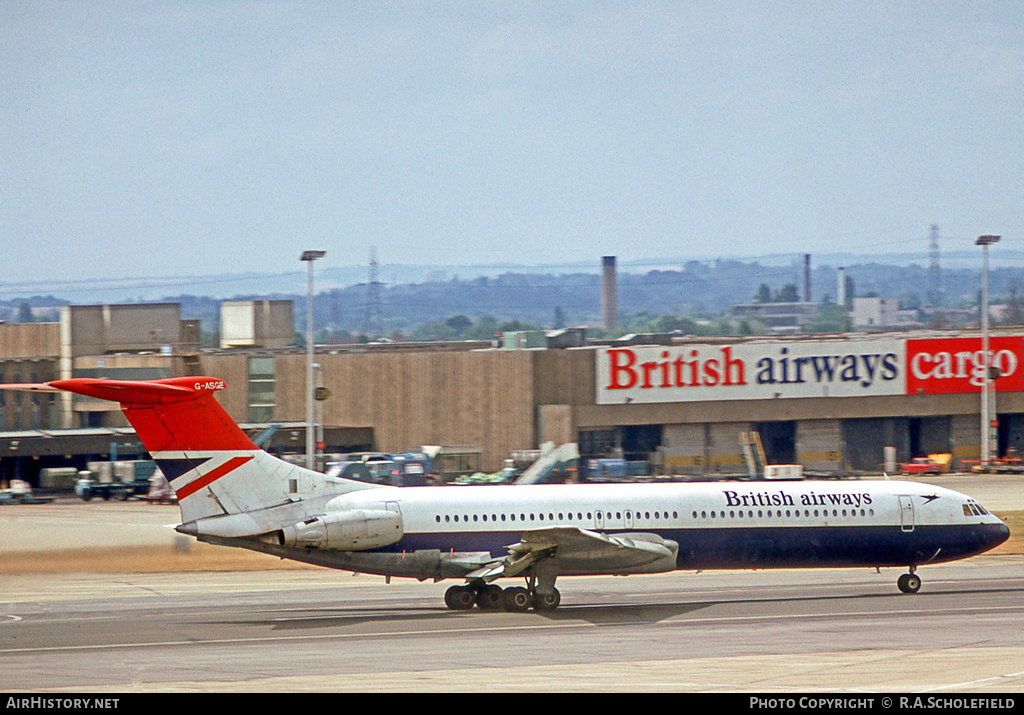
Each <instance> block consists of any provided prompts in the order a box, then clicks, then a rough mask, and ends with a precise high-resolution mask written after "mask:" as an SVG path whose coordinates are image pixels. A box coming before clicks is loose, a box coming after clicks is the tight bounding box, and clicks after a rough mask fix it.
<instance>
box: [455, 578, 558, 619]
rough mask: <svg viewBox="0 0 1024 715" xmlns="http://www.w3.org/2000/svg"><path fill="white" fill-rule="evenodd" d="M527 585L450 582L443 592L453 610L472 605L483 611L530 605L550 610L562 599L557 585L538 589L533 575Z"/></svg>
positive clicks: (514, 610)
mask: <svg viewBox="0 0 1024 715" xmlns="http://www.w3.org/2000/svg"><path fill="white" fill-rule="evenodd" d="M527 584H528V586H529V588H523V587H522V586H512V587H510V588H502V587H501V586H498V585H497V584H493V583H491V584H483V583H470V584H466V585H464V586H463V585H459V586H452V587H451V588H449V589H448V590H447V591H445V594H444V605H446V606H448V608H449V609H451V610H453V611H468V610H470V609H471V608H473V606H476V607H478V608H479V609H480V610H482V611H499V610H505V611H508V612H509V613H525V612H526V611H528V610H530V609H531V608H533V610H535V611H552V610H554V609H556V608H558V604H559V603H560V602H561V600H562V596H561V594H559V593H558V589H557V588H552V589H551V593H545V594H541V593H537V590H536V587H535V586H534V584H533V583H532V579H530V580H528V581H527Z"/></svg>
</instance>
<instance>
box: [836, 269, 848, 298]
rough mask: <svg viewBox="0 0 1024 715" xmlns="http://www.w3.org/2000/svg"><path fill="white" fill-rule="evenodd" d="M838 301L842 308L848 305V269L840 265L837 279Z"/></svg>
mask: <svg viewBox="0 0 1024 715" xmlns="http://www.w3.org/2000/svg"><path fill="white" fill-rule="evenodd" d="M836 294H837V295H838V296H839V297H838V298H836V303H838V304H839V307H840V308H845V307H846V269H845V268H843V267H842V266H839V277H838V278H837V279H836Z"/></svg>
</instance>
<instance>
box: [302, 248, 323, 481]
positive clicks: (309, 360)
mask: <svg viewBox="0 0 1024 715" xmlns="http://www.w3.org/2000/svg"><path fill="white" fill-rule="evenodd" d="M325 255H327V251H303V252H302V258H301V260H303V261H305V262H306V264H307V265H308V266H309V292H308V293H307V294H306V468H307V469H313V465H314V462H313V457H314V453H315V452H314V449H313V440H314V438H315V437H316V435H315V429H314V426H313V423H314V417H313V261H315V260H316V259H318V258H323V257H324V256H325Z"/></svg>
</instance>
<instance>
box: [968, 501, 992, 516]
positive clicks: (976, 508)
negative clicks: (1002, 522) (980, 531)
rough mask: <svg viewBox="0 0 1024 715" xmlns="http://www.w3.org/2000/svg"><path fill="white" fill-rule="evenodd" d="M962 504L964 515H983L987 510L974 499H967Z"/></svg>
mask: <svg viewBox="0 0 1024 715" xmlns="http://www.w3.org/2000/svg"><path fill="white" fill-rule="evenodd" d="M963 506H964V516H972V515H973V516H985V515H986V514H988V510H986V509H985V507H983V506H982V505H981V504H978V503H977V502H974V501H969V502H967V503H966V504H964V505H963Z"/></svg>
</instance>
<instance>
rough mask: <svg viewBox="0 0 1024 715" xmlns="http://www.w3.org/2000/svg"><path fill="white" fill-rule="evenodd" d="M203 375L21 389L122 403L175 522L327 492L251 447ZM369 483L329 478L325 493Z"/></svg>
mask: <svg viewBox="0 0 1024 715" xmlns="http://www.w3.org/2000/svg"><path fill="white" fill-rule="evenodd" d="M225 387H226V386H225V384H224V382H223V381H222V380H219V379H216V378H210V377H177V378H171V379H167V380H149V381H134V380H104V379H93V378H72V379H67V380H54V381H52V382H49V383H46V384H45V385H31V386H30V385H24V386H20V388H21V389H36V390H54V389H56V390H65V391H68V392H74V393H77V394H79V395H86V396H90V397H96V398H99V399H103V400H111V401H114V402H118V403H120V405H121V410H122V411H123V412H124V414H125V417H127V418H128V421H129V422H130V423H131V425H132V426H133V427H134V428H135V432H136V434H137V435H138V436H139V439H140V440H141V441H142V444H143V445H144V446H145V447H146V449H147V450H148V451H149V453H150V455H152V457H153V459H154V460H155V461H156V463H157V465H158V466H159V467H160V469H161V471H162V472H163V473H164V476H165V477H167V481H168V482H169V483H170V485H171V488H172V489H174V492H175V494H176V495H177V496H178V504H179V506H180V507H181V517H182V522H183V523H187V522H191V521H197V520H199V519H204V518H209V517H216V516H223V515H230V514H244V513H250V512H254V511H260V510H263V509H268V508H270V507H274V506H280V505H282V504H287V503H289V502H292V501H297V500H298V499H300V498H305V497H308V496H310V495H316V494H317V492H320V493H322V494H324V495H326V492H327V487H328V485H327V481H326V478H325V477H324V475H323V474H320V473H318V472H312V471H310V470H308V469H304V468H302V467H299V466H297V465H293V464H290V463H288V462H285V461H284V460H281V459H278V458H277V457H274V456H273V455H271V454H268V453H267V452H264V451H263V450H261V449H260V448H259V447H257V446H256V445H255V444H254V443H253V441H252V440H251V439H249V437H247V436H246V434H245V432H243V431H242V429H241V428H240V427H239V426H238V425H237V424H236V423H235V421H234V420H233V419H231V417H230V416H229V415H228V413H227V412H226V411H225V410H224V408H223V407H221V405H220V403H218V402H217V400H216V398H215V397H214V396H215V394H216V393H217V392H218V391H220V390H223V389H224V388H225ZM371 486H376V485H366V484H362V483H360V482H352V481H347V480H332V481H331V485H330V487H331V492H332V493H333V494H338V493H344V492H346V491H351V490H354V489H362V488H367V487H371Z"/></svg>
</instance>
